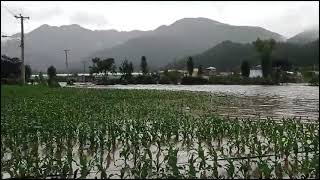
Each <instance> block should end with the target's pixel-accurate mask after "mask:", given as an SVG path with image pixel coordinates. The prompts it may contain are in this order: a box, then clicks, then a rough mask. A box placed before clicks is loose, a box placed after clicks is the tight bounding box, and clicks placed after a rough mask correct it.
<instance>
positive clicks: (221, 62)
mask: <svg viewBox="0 0 320 180" xmlns="http://www.w3.org/2000/svg"><path fill="white" fill-rule="evenodd" d="M187 58H188V57H184V58H181V59H179V60H177V61H173V62H171V63H169V64H168V65H167V66H165V67H164V69H186V64H187V63H186V61H187ZM192 58H193V62H194V67H198V66H199V65H202V66H203V67H209V66H214V67H215V68H217V70H219V71H232V70H235V69H240V65H241V63H242V61H244V60H246V61H249V63H250V64H251V65H258V64H261V60H260V58H259V54H258V53H257V51H256V50H255V48H254V46H253V44H252V43H246V44H241V43H236V42H231V41H224V42H222V43H220V44H218V45H216V46H214V47H212V48H210V49H208V50H206V51H204V52H202V53H199V54H194V55H192ZM271 59H272V60H287V61H289V62H290V63H291V64H292V65H293V66H294V67H302V66H309V67H310V66H313V65H319V39H317V40H315V41H312V42H309V43H306V44H301V43H299V44H295V43H291V42H281V43H279V42H278V43H277V44H276V46H275V49H274V50H273V52H272V56H271Z"/></svg>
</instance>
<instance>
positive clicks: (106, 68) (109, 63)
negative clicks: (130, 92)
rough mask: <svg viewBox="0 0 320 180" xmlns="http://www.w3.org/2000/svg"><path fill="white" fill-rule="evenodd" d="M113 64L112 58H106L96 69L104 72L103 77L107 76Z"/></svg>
mask: <svg viewBox="0 0 320 180" xmlns="http://www.w3.org/2000/svg"><path fill="white" fill-rule="evenodd" d="M113 64H114V59H113V58H107V59H104V60H102V61H101V63H98V69H100V70H101V71H103V72H104V75H105V76H108V72H109V71H111V70H112V69H111V68H112V66H113Z"/></svg>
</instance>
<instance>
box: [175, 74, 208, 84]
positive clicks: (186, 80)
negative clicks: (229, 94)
mask: <svg viewBox="0 0 320 180" xmlns="http://www.w3.org/2000/svg"><path fill="white" fill-rule="evenodd" d="M181 84H183V85H201V84H208V80H207V79H204V78H202V77H190V76H188V77H183V78H182V79H181Z"/></svg>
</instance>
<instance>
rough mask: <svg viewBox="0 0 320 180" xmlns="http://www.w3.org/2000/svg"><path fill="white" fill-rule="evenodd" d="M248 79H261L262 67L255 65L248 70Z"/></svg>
mask: <svg viewBox="0 0 320 180" xmlns="http://www.w3.org/2000/svg"><path fill="white" fill-rule="evenodd" d="M249 77H250V78H256V77H262V66H261V65H257V66H255V67H254V68H253V69H250V74H249Z"/></svg>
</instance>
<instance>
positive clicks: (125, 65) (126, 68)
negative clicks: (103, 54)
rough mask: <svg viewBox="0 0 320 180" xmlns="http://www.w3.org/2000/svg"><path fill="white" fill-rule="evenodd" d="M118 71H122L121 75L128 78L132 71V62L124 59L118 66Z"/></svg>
mask: <svg viewBox="0 0 320 180" xmlns="http://www.w3.org/2000/svg"><path fill="white" fill-rule="evenodd" d="M119 71H120V72H121V73H122V77H121V78H124V79H126V80H128V79H130V78H131V76H132V72H133V65H132V63H131V62H130V63H129V61H128V60H126V59H125V60H124V61H123V62H122V64H121V66H120V67H119Z"/></svg>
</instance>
